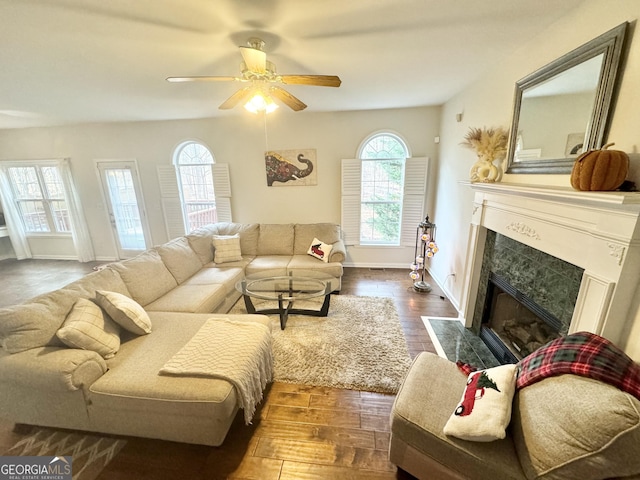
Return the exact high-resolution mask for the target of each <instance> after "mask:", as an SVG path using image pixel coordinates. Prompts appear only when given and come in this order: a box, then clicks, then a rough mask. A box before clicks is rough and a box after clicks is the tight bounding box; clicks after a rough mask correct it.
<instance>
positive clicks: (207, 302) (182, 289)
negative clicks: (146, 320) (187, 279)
mask: <svg viewBox="0 0 640 480" xmlns="http://www.w3.org/2000/svg"><path fill="white" fill-rule="evenodd" d="M225 297H226V291H225V287H224V286H223V285H185V284H182V285H178V286H177V287H176V288H174V289H173V290H171V291H170V292H168V293H167V294H165V295H163V296H162V297H160V298H159V299H157V300H156V301H155V302H152V303H150V304H149V305H147V306H145V310H147V311H148V312H152V311H154V312H188V313H206V312H213V311H215V310H216V308H218V306H220V305H221V304H222V303H224V300H225Z"/></svg>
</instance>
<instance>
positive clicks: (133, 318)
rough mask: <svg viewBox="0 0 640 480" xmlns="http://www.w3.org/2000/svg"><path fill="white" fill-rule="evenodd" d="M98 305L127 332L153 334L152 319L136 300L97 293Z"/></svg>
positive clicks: (101, 291)
mask: <svg viewBox="0 0 640 480" xmlns="http://www.w3.org/2000/svg"><path fill="white" fill-rule="evenodd" d="M96 303H97V304H98V305H100V306H101V307H102V308H104V309H105V311H106V312H107V313H108V314H109V316H110V317H111V318H112V319H113V321H114V322H116V323H117V324H118V325H120V326H121V327H122V328H124V329H125V330H127V331H129V332H131V333H135V334H136V335H144V334H146V333H151V319H150V318H149V315H148V314H147V312H145V310H144V308H142V307H141V306H140V304H138V303H137V302H136V301H135V300H132V299H131V298H129V297H127V296H126V295H122V294H121V293H116V292H105V291H104V290H97V291H96Z"/></svg>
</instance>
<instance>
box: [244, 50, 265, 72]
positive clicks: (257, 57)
mask: <svg viewBox="0 0 640 480" xmlns="http://www.w3.org/2000/svg"><path fill="white" fill-rule="evenodd" d="M240 53H241V54H242V59H243V60H244V63H245V65H246V66H247V68H248V69H249V70H251V71H252V72H255V73H265V72H266V71H267V54H266V53H265V52H263V51H262V50H258V49H256V48H251V47H240Z"/></svg>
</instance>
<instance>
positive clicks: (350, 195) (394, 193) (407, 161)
mask: <svg viewBox="0 0 640 480" xmlns="http://www.w3.org/2000/svg"><path fill="white" fill-rule="evenodd" d="M427 167H428V159H427V158H426V157H419V158H412V157H411V150H410V149H409V146H408V144H407V142H406V141H404V139H403V138H402V137H401V136H400V135H399V134H397V133H393V132H390V131H380V132H375V133H372V134H371V135H369V136H368V137H367V138H365V139H364V140H363V141H362V143H361V144H360V146H359V148H358V151H357V158H355V159H345V160H343V161H342V220H341V221H342V230H343V233H344V240H345V244H346V245H379V246H412V245H413V244H414V243H415V228H416V225H417V223H419V222H420V221H421V219H422V218H423V212H424V199H425V193H426V185H427Z"/></svg>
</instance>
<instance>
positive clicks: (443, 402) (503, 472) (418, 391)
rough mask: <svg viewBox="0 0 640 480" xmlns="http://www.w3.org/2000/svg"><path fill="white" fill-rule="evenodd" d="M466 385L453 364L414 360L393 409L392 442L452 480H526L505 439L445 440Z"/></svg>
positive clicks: (424, 357) (428, 356) (427, 356)
mask: <svg viewBox="0 0 640 480" xmlns="http://www.w3.org/2000/svg"><path fill="white" fill-rule="evenodd" d="M466 380H467V377H466V376H465V375H464V374H462V373H461V372H460V371H459V370H458V368H457V366H456V364H455V363H453V362H450V361H449V360H446V359H444V358H441V357H439V356H437V355H434V354H432V353H427V352H423V353H420V354H418V356H416V358H415V359H414V361H413V364H412V365H411V368H410V369H409V373H408V374H407V376H406V377H405V379H404V381H403V383H402V385H401V387H400V390H399V392H398V395H397V396H396V399H395V402H394V404H393V408H392V413H391V437H392V439H391V442H402V443H403V444H406V445H408V446H410V447H411V448H413V449H415V450H416V451H418V452H420V454H421V455H423V456H425V457H428V458H429V459H431V461H433V462H437V463H439V464H441V465H443V466H444V467H445V468H446V469H447V470H450V471H452V472H453V473H452V474H451V476H450V478H473V479H481V478H496V479H497V478H499V479H501V480H504V479H522V478H524V475H523V473H522V471H521V469H520V466H519V462H518V458H517V456H516V453H515V449H514V447H513V441H512V440H511V438H510V437H509V436H507V438H505V439H502V440H496V441H495V442H468V441H465V440H460V439H457V438H455V437H447V436H446V435H444V433H443V428H444V425H445V423H446V422H447V420H448V419H449V416H450V415H451V412H452V411H453V410H454V408H455V407H456V404H457V403H458V400H459V399H460V396H461V395H462V392H463V390H464V389H465V386H466ZM456 474H457V475H456Z"/></svg>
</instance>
